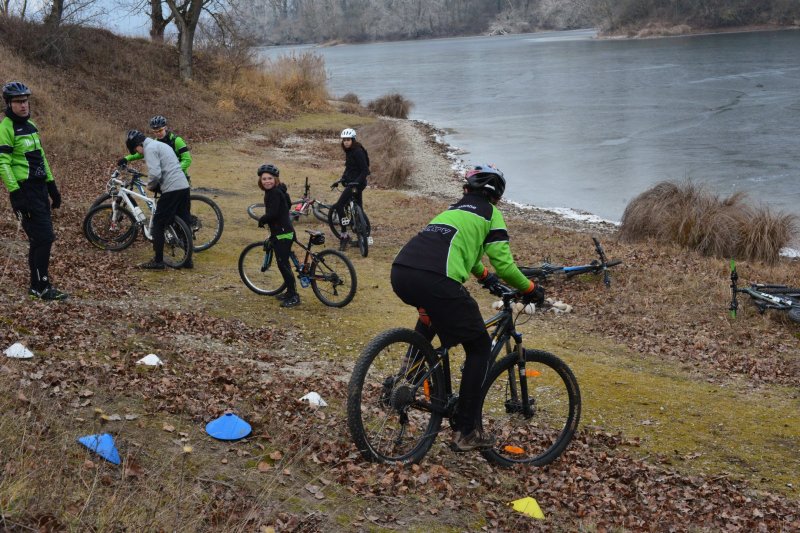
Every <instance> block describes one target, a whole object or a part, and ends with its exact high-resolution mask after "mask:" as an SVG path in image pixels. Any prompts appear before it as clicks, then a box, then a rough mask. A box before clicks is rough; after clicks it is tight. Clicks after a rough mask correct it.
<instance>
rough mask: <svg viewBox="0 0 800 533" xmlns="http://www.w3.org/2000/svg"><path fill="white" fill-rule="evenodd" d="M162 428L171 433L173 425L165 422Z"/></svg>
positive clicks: (173, 429)
mask: <svg viewBox="0 0 800 533" xmlns="http://www.w3.org/2000/svg"><path fill="white" fill-rule="evenodd" d="M162 429H163V430H164V431H168V432H169V433H172V432H173V431H175V426H173V425H170V424H166V423H165V424H164V427H163V428H162Z"/></svg>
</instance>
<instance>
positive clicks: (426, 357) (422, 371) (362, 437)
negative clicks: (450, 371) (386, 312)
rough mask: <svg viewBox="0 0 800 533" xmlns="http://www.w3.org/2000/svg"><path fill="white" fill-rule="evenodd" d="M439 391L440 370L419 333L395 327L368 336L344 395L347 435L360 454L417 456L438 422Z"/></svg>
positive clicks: (388, 459)
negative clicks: (369, 338) (348, 430)
mask: <svg viewBox="0 0 800 533" xmlns="http://www.w3.org/2000/svg"><path fill="white" fill-rule="evenodd" d="M407 355H409V357H407ZM431 368H434V370H433V371H432V372H431V371H430V369H431ZM444 391H445V385H444V372H443V371H442V369H441V367H440V366H436V357H435V356H434V353H433V348H432V347H431V344H430V343H429V342H428V341H427V340H425V338H423V337H422V335H420V334H419V333H417V332H415V331H412V330H410V329H405V328H398V329H391V330H388V331H385V332H383V333H381V334H380V335H378V336H377V337H375V338H374V339H372V341H370V343H369V344H368V345H367V346H366V347H365V348H364V351H363V352H361V356H360V357H359V358H358V361H356V366H355V368H354V369H353V375H352V377H351V378H350V384H349V386H348V395H347V423H348V426H349V428H350V435H351V436H352V438H353V441H354V442H355V444H356V446H357V447H358V450H359V451H360V452H361V454H362V455H363V456H364V458H366V459H367V460H369V461H372V462H379V463H416V462H419V461H420V460H422V458H423V457H425V454H426V453H428V450H430V448H431V446H432V445H433V442H434V440H436V435H437V433H438V432H439V428H440V426H441V423H442V414H441V413H442V410H443V408H444V404H445V397H444V396H445V393H444Z"/></svg>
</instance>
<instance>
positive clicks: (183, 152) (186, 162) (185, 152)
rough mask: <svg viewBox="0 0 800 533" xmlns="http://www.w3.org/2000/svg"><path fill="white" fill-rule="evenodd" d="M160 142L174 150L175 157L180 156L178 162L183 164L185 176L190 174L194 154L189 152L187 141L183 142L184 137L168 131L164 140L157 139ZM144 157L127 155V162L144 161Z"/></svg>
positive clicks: (136, 154) (182, 168)
mask: <svg viewBox="0 0 800 533" xmlns="http://www.w3.org/2000/svg"><path fill="white" fill-rule="evenodd" d="M156 140H157V141H159V142H162V143H164V144H166V145H167V146H169V147H170V148H172V150H173V151H174V152H175V155H177V156H178V161H180V163H181V170H183V172H184V174H186V173H188V171H189V166H190V165H191V164H192V154H191V152H189V147H188V146H187V145H186V141H184V140H183V137H179V136H178V135H175V134H174V133H172V132H171V131H168V132H167V134H166V135H164V138H163V139H156ZM143 157H144V156H143V155H142V154H139V153H135V154H131V155H126V156H125V160H126V161H136V160H137V159H142V158H143Z"/></svg>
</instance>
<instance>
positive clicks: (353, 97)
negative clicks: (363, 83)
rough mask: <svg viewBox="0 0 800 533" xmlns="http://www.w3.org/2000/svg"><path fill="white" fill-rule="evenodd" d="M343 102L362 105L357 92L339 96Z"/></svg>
mask: <svg viewBox="0 0 800 533" xmlns="http://www.w3.org/2000/svg"><path fill="white" fill-rule="evenodd" d="M339 100H341V101H342V102H344V103H346V104H355V105H361V100H360V99H359V98H358V95H357V94H355V93H347V94H346V95H344V96H342V97H341V98H339Z"/></svg>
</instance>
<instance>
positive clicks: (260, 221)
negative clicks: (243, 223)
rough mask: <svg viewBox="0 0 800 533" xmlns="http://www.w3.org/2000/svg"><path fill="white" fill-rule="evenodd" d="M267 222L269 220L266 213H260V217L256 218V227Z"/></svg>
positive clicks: (260, 226)
mask: <svg viewBox="0 0 800 533" xmlns="http://www.w3.org/2000/svg"><path fill="white" fill-rule="evenodd" d="M267 222H269V221H268V220H267V215H261V218H259V219H258V227H259V228H263V227H264V226H266V225H267Z"/></svg>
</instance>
